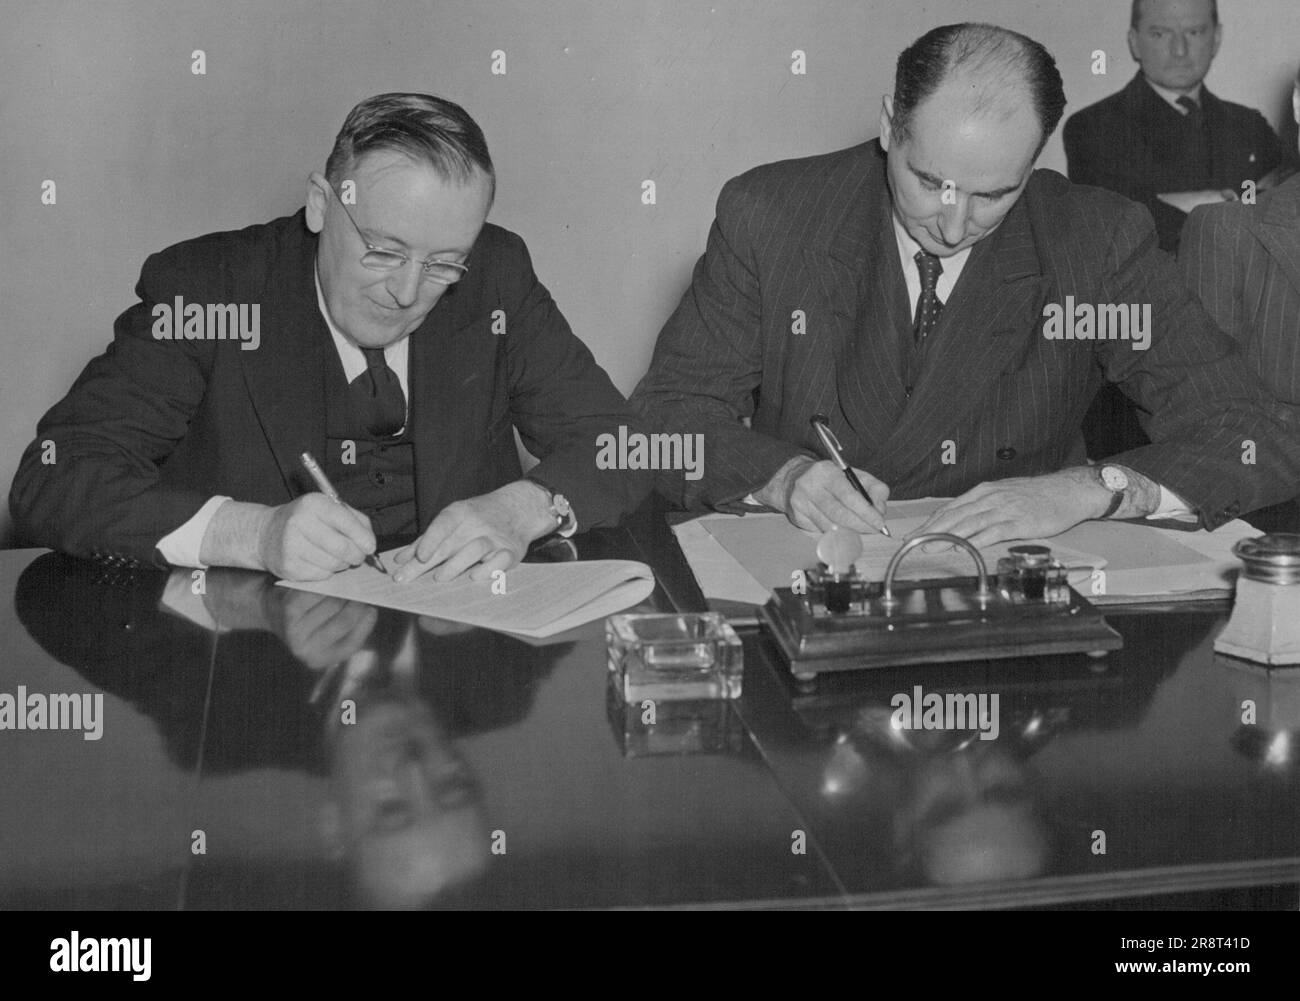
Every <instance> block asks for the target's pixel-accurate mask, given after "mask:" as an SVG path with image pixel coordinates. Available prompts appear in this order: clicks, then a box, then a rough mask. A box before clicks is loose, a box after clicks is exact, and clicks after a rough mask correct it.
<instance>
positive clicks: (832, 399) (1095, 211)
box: [632, 142, 1300, 527]
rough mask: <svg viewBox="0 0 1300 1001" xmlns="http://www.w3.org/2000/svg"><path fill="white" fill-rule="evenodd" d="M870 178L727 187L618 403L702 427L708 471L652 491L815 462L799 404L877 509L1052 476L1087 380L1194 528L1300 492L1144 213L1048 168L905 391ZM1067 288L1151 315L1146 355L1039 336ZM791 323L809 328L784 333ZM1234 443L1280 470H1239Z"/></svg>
mask: <svg viewBox="0 0 1300 1001" xmlns="http://www.w3.org/2000/svg"><path fill="white" fill-rule="evenodd" d="M884 168H885V160H884V155H883V153H882V151H881V149H880V146H879V144H878V143H877V142H871V143H867V144H864V145H861V146H855V147H853V148H851V149H847V150H842V151H840V152H836V153H831V154H827V155H824V156H816V157H811V158H808V159H802V160H790V161H785V162H782V163H775V164H769V165H767V166H763V167H758V168H756V169H754V170H751V171H750V172H749V173H746V174H743V175H741V176H740V177H738V178H735V179H733V180H731V181H730V182H728V183H727V185H726V186H725V187H724V188H723V190H722V194H721V195H720V196H719V199H718V212H717V219H716V221H715V222H714V225H713V228H712V230H711V231H710V234H709V243H708V250H707V251H706V253H705V254H704V256H703V257H702V258H701V259H700V261H699V263H698V264H697V265H696V267H695V274H694V279H693V281H692V283H691V286H690V288H689V289H688V290H687V292H686V294H685V296H684V297H683V298H682V301H681V304H680V305H679V306H678V307H677V310H676V312H675V313H674V314H673V316H672V318H671V319H670V320H669V321H668V323H667V325H666V326H665V327H664V329H663V331H662V332H661V333H660V335H659V342H658V344H657V345H656V347H655V353H654V359H653V361H652V362H651V366H650V370H649V372H648V373H647V374H646V376H645V378H644V379H642V381H641V384H640V385H639V386H638V387H637V390H636V392H635V393H634V394H633V397H632V399H633V403H634V404H635V405H637V406H638V407H640V408H642V409H643V411H644V412H645V413H647V415H649V416H650V417H651V419H653V420H656V421H658V422H659V423H660V424H661V425H663V426H665V427H666V428H668V429H670V430H672V431H678V432H685V433H690V432H695V433H702V434H704V436H705V438H704V441H705V461H704V476H703V477H702V478H701V479H700V480H698V481H690V480H682V479H681V478H680V477H674V478H667V477H665V478H664V479H663V480H662V482H661V489H662V490H664V491H666V492H669V493H670V496H671V497H673V498H674V499H675V500H676V501H677V502H678V503H680V504H684V505H686V506H690V507H695V506H711V507H714V508H719V509H722V510H739V509H740V508H741V505H740V502H741V500H742V499H743V498H744V497H745V496H746V494H748V493H750V492H751V491H753V490H756V489H758V488H759V487H761V486H762V485H763V484H764V483H766V482H767V481H768V480H769V479H770V478H771V476H772V474H773V473H775V472H776V471H777V469H779V468H780V467H781V465H783V464H784V463H785V462H786V461H788V460H789V459H791V458H792V457H794V456H796V455H799V454H811V455H818V454H819V449H818V446H817V443H816V440H815V438H814V437H813V435H812V432H811V431H810V429H809V426H808V418H809V416H810V415H812V414H813V413H814V412H816V411H822V412H824V413H826V414H827V415H828V416H829V417H830V421H831V425H832V427H833V428H834V429H835V431H836V433H837V435H838V436H839V438H840V440H841V442H842V443H843V445H844V447H845V450H846V457H847V458H848V459H849V461H850V462H852V463H854V464H856V465H857V466H859V467H860V468H863V469H866V470H868V471H870V472H871V473H872V474H873V475H875V476H877V477H879V478H880V479H881V480H883V481H884V482H885V483H887V484H889V485H890V487H891V489H892V491H893V496H894V497H898V498H908V497H921V496H925V495H927V494H929V495H937V496H952V495H956V494H959V493H961V492H963V491H965V490H968V489H970V488H971V487H974V486H976V485H977V484H979V483H980V482H982V481H986V480H993V479H1000V478H1002V477H1007V476H1028V475H1035V474H1041V473H1048V472H1052V471H1054V470H1057V469H1060V468H1062V467H1065V466H1069V465H1071V464H1078V463H1080V462H1081V461H1082V455H1083V450H1082V439H1081V436H1080V433H1079V423H1080V419H1081V418H1082V416H1083V412H1084V409H1085V408H1086V407H1087V405H1088V402H1089V401H1090V400H1091V399H1092V396H1093V394H1094V392H1095V391H1096V388H1097V385H1098V384H1099V383H1100V381H1101V379H1102V377H1103V374H1104V375H1105V376H1107V377H1109V378H1110V379H1112V380H1113V381H1116V382H1120V383H1122V384H1123V385H1124V387H1125V390H1126V391H1127V392H1129V393H1131V394H1132V395H1133V396H1134V397H1135V398H1136V399H1137V400H1138V402H1139V404H1140V405H1141V406H1142V407H1143V409H1144V410H1146V411H1149V412H1150V414H1151V416H1150V418H1149V420H1148V426H1147V430H1148V432H1149V433H1150V434H1151V436H1152V438H1153V439H1154V440H1155V442H1156V444H1154V445H1150V446H1147V447H1145V448H1141V449H1137V450H1135V451H1132V452H1128V453H1125V454H1124V455H1122V456H1121V457H1120V461H1122V462H1123V463H1124V464H1125V465H1127V466H1129V467H1131V468H1133V469H1135V470H1137V471H1138V472H1140V473H1143V474H1144V475H1146V476H1148V477H1150V478H1151V479H1152V480H1154V481H1155V482H1157V483H1161V484H1163V485H1165V486H1166V487H1168V488H1169V489H1171V490H1173V491H1174V492H1175V493H1177V494H1179V495H1181V496H1182V497H1184V498H1185V499H1186V500H1187V501H1188V502H1189V503H1190V504H1192V505H1193V506H1194V507H1195V508H1196V509H1197V510H1198V511H1199V512H1200V515H1201V518H1202V520H1203V521H1204V523H1205V524H1206V525H1207V526H1209V527H1214V526H1217V525H1219V524H1221V523H1222V522H1224V521H1225V520H1227V519H1229V518H1233V517H1236V516H1237V515H1238V514H1240V513H1241V512H1243V511H1247V510H1251V509H1253V508H1255V507H1258V506H1260V505H1262V504H1264V503H1269V502H1271V501H1272V500H1275V499H1280V498H1281V497H1282V496H1284V495H1286V494H1287V493H1288V491H1291V490H1293V489H1294V488H1295V485H1296V484H1297V483H1300V441H1297V438H1300V435H1298V434H1297V430H1298V428H1300V422H1298V420H1297V414H1296V412H1295V410H1294V409H1293V408H1288V407H1284V406H1282V405H1281V404H1279V403H1276V402H1274V401H1271V400H1270V399H1269V398H1268V397H1267V395H1266V394H1265V392H1264V390H1263V387H1262V386H1261V385H1260V383H1259V381H1258V380H1257V379H1256V378H1255V377H1254V376H1253V375H1252V374H1251V373H1250V372H1249V371H1248V369H1247V368H1246V366H1245V365H1244V364H1243V363H1242V360H1241V358H1240V357H1239V356H1238V355H1237V353H1236V351H1235V349H1234V345H1233V342H1232V340H1231V339H1230V338H1228V337H1227V336H1226V335H1224V334H1222V333H1221V332H1219V331H1218V330H1217V329H1215V327H1214V324H1213V322H1212V321H1211V320H1210V318H1209V317H1208V316H1206V314H1205V312H1204V310H1202V309H1201V307H1200V306H1199V305H1198V304H1197V303H1196V301H1195V299H1194V298H1193V297H1192V296H1191V295H1190V294H1189V293H1188V292H1187V290H1186V288H1185V287H1184V285H1183V282H1182V280H1181V277H1180V276H1179V274H1178V272H1177V269H1176V268H1175V265H1174V262H1173V261H1172V260H1171V259H1170V258H1169V257H1168V256H1167V255H1166V254H1164V253H1162V252H1161V251H1160V250H1159V249H1158V248H1157V247H1156V245H1155V232H1154V230H1153V228H1152V226H1151V219H1150V217H1149V216H1148V214H1147V213H1146V211H1145V210H1144V209H1142V208H1141V206H1138V205H1135V204H1133V203H1132V202H1129V201H1127V200H1125V199H1123V198H1121V197H1119V196H1118V195H1114V194H1111V193H1110V192H1105V191H1101V190H1099V189H1096V188H1084V187H1080V186H1077V185H1073V184H1071V183H1070V182H1068V181H1067V180H1066V179H1065V178H1064V177H1062V176H1060V175H1059V174H1057V173H1054V172H1052V171H1048V170H1039V171H1036V172H1035V173H1034V174H1033V176H1032V178H1031V179H1030V181H1029V184H1028V186H1027V188H1026V190H1025V191H1024V193H1023V194H1022V196H1021V197H1020V199H1019V201H1018V202H1017V203H1016V205H1015V206H1014V207H1013V208H1012V209H1011V211H1010V212H1009V213H1008V214H1007V216H1006V218H1005V219H1004V220H1003V222H1002V224H1001V225H1000V226H999V227H998V229H997V230H996V231H995V232H994V233H992V234H991V235H990V236H988V237H986V238H985V239H983V240H981V241H980V242H979V243H977V244H976V245H975V246H974V248H973V249H972V251H971V255H970V258H969V259H968V260H967V262H966V267H965V270H964V271H963V272H962V275H961V278H960V280H959V281H958V283H957V285H956V287H955V288H954V290H953V293H952V295H951V296H950V298H949V301H948V303H947V304H946V306H945V308H944V310H943V313H942V315H941V316H940V319H939V321H938V324H937V325H936V327H935V328H934V330H933V331H932V332H931V333H930V335H929V336H928V337H927V339H926V342H925V351H926V355H925V363H924V368H923V370H922V371H921V374H920V377H919V379H918V380H917V381H916V383H915V385H914V387H913V388H912V392H911V394H910V395H909V394H908V392H907V386H906V384H905V382H904V374H903V373H904V357H905V350H906V345H907V344H908V343H910V338H911V317H910V315H909V303H908V299H907V291H906V287H905V285H904V278H903V273H902V269H901V267H900V266H899V255H898V248H897V242H896V240H895V237H894V231H893V227H892V225H891V222H890V218H891V211H892V209H891V201H890V196H889V190H888V184H887V182H886V178H885V170H884ZM1067 295H1072V296H1074V297H1075V300H1076V302H1078V303H1091V304H1098V303H1137V304H1146V303H1149V304H1150V305H1151V307H1152V317H1153V327H1154V330H1153V332H1152V338H1151V346H1150V349H1149V350H1148V351H1135V350H1133V349H1132V347H1131V344H1130V343H1129V342H1127V341H1104V342H1102V341H1077V340H1072V341H1064V340H1047V339H1046V338H1045V337H1044V336H1043V330H1042V328H1043V322H1044V321H1043V311H1044V306H1045V304H1048V303H1057V304H1064V302H1065V297H1066V296H1067ZM796 311H799V312H801V314H802V315H803V317H804V318H805V323H806V331H807V332H806V333H804V334H797V333H793V332H792V319H791V317H792V314H794V313H795V312H796ZM745 420H748V421H749V422H750V423H751V424H752V426H751V427H747V426H746V425H745V423H743V421H745ZM1245 438H1252V439H1254V440H1255V441H1256V442H1259V443H1261V444H1260V445H1259V447H1260V448H1261V449H1263V448H1267V449H1268V451H1269V454H1270V455H1272V456H1275V457H1276V460H1277V461H1276V463H1272V462H1270V463H1268V464H1267V468H1265V466H1266V464H1265V463H1260V464H1258V465H1256V466H1243V465H1242V463H1241V454H1242V453H1241V442H1242V440H1243V439H1245ZM945 442H951V443H952V445H953V447H954V449H953V450H955V456H951V457H953V458H955V461H954V462H952V463H951V464H948V463H945V461H944V459H945V458H946V457H949V455H951V452H952V451H953V450H949V449H945V447H944V443H945ZM1264 442H1267V445H1264V444H1263V443H1264ZM946 453H947V454H946Z"/></svg>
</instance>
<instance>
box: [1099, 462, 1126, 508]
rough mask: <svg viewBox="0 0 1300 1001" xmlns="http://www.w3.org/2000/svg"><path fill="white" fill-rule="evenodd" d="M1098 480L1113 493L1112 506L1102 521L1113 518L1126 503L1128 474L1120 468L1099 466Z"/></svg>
mask: <svg viewBox="0 0 1300 1001" xmlns="http://www.w3.org/2000/svg"><path fill="white" fill-rule="evenodd" d="M1094 468H1096V470H1097V478H1098V479H1099V480H1100V481H1101V485H1102V486H1103V487H1105V488H1106V489H1107V490H1109V491H1110V493H1111V498H1110V506H1109V507H1108V508H1106V513H1105V514H1103V515H1102V516H1101V517H1102V520H1105V519H1106V518H1110V517H1112V516H1113V515H1114V514H1115V512H1116V511H1118V510H1119V509H1120V505H1121V504H1123V503H1124V492H1125V491H1126V490H1128V474H1127V473H1125V472H1124V470H1122V469H1120V467H1119V466H1097V467H1094Z"/></svg>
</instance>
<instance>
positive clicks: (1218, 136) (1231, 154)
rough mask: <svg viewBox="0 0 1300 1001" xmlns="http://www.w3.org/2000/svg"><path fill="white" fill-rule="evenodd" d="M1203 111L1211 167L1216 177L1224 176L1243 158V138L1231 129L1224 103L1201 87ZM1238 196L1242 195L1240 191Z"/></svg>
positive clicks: (1207, 89)
mask: <svg viewBox="0 0 1300 1001" xmlns="http://www.w3.org/2000/svg"><path fill="white" fill-rule="evenodd" d="M1201 109H1202V111H1203V112H1204V114H1205V120H1206V122H1208V123H1209V130H1210V166H1211V167H1213V168H1214V169H1213V175H1214V177H1219V176H1222V175H1224V171H1225V170H1226V168H1227V167H1228V166H1230V165H1231V164H1233V163H1234V162H1238V159H1239V158H1240V157H1241V146H1242V145H1243V142H1242V137H1241V136H1239V135H1236V134H1234V133H1233V130H1232V129H1231V128H1230V127H1229V126H1230V120H1229V118H1228V109H1227V108H1226V107H1225V106H1224V103H1223V102H1222V101H1220V100H1219V99H1218V98H1217V97H1215V96H1214V95H1213V94H1211V93H1210V89H1209V88H1208V87H1206V86H1204V85H1202V86H1201ZM1237 194H1241V192H1240V191H1238V192H1237Z"/></svg>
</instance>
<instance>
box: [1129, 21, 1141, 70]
mask: <svg viewBox="0 0 1300 1001" xmlns="http://www.w3.org/2000/svg"><path fill="white" fill-rule="evenodd" d="M1128 54H1129V55H1130V56H1132V57H1133V61H1134V62H1135V63H1137V64H1138V65H1139V66H1141V65H1142V59H1141V57H1139V56H1138V32H1137V28H1129V30H1128Z"/></svg>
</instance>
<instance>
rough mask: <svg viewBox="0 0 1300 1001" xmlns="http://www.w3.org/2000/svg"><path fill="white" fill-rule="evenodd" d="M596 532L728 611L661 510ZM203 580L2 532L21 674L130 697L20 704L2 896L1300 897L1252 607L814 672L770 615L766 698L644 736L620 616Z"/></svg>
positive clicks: (222, 575)
mask: <svg viewBox="0 0 1300 1001" xmlns="http://www.w3.org/2000/svg"><path fill="white" fill-rule="evenodd" d="M576 542H577V549H578V552H579V553H580V555H581V556H582V557H583V558H602V557H612V556H620V557H626V558H633V559H642V560H645V561H646V562H649V563H650V564H651V565H652V566H653V567H654V568H655V570H656V574H657V576H658V579H659V582H660V586H659V587H658V588H657V590H656V591H655V593H654V594H653V595H652V596H651V598H650V599H649V600H648V601H647V603H646V605H645V608H646V610H670V609H673V608H687V609H689V608H701V607H703V598H702V596H701V595H700V594H699V591H698V589H697V588H696V587H695V585H694V582H693V580H692V579H691V577H690V574H689V571H688V570H687V569H686V568H685V564H684V562H683V560H682V557H681V554H680V552H679V551H678V550H677V548H676V545H675V542H674V541H673V539H672V536H671V533H670V532H669V531H668V529H667V527H666V526H665V524H664V522H663V519H662V516H661V515H660V514H658V513H657V512H652V511H646V512H642V513H641V514H640V515H639V516H638V517H637V518H635V519H633V521H632V522H631V523H630V524H629V526H627V527H625V528H621V529H616V530H604V531H597V532H591V533H587V534H586V535H584V536H581V537H579V539H578V540H576ZM552 555H554V554H552ZM561 555H563V554H561ZM196 589H197V588H196V586H195V582H194V581H193V579H192V578H191V575H190V573H189V572H188V571H176V572H174V573H172V574H170V575H168V574H167V573H165V572H159V571H152V570H143V571H141V570H131V569H128V568H123V567H114V566H109V565H106V564H95V563H87V562H83V561H77V560H71V559H68V558H66V557H62V556H59V555H56V554H51V553H44V552H40V551H34V550H14V551H8V552H0V590H2V592H3V595H4V596H5V601H4V605H3V612H0V616H3V634H2V635H3V636H4V649H3V653H0V694H4V693H8V694H10V695H15V694H16V693H17V691H18V688H19V686H23V688H24V689H25V691H26V692H28V693H44V694H45V695H47V696H48V695H53V694H60V693H62V694H85V695H91V696H93V695H94V694H102V695H103V699H102V718H101V719H100V721H99V722H100V725H101V727H102V732H101V734H100V736H99V739H96V740H87V739H85V736H84V734H83V732H81V731H76V730H73V731H69V730H64V731H48V730H47V731H39V730H25V731H11V730H3V731H0V751H2V753H0V761H3V768H0V909H11V908H115V909H116V908H163V909H175V908H180V909H211V908H259V909H261V908H266V909H270V908H287V907H295V908H354V907H368V906H380V907H405V906H435V907H438V906H442V907H469V908H479V907H488V908H494V907H527V908H533V907H645V906H657V907H662V906H685V907H699V906H709V907H739V906H749V907H754V906H758V907H828V908H841V907H882V908H894V907H923V908H930V907H1059V906H1099V905H1103V904H1105V903H1107V902H1110V903H1112V904H1113V903H1115V902H1119V903H1120V904H1121V905H1123V906H1150V905H1152V904H1153V903H1155V904H1158V903H1162V902H1163V903H1168V904H1170V905H1178V904H1182V905H1188V904H1190V905H1191V906H1216V907H1217V906H1223V907H1231V906H1237V907H1247V906H1249V907H1261V906H1290V907H1292V908H1294V906H1295V904H1296V900H1297V894H1296V886H1297V884H1298V883H1300V764H1298V763H1297V749H1296V738H1297V734H1298V732H1300V671H1297V672H1290V673H1288V672H1284V671H1276V672H1272V673H1269V672H1264V671H1261V670H1257V669H1254V668H1251V667H1249V666H1247V665H1245V664H1243V663H1241V662H1236V661H1228V660H1225V659H1223V658H1217V657H1216V656H1215V655H1214V653H1213V649H1212V642H1213V639H1214V636H1215V635H1216V634H1217V632H1218V631H1219V629H1220V628H1221V627H1222V625H1223V623H1224V621H1226V614H1227V610H1226V608H1225V607H1222V606H1213V605H1211V606H1198V607H1197V608H1195V609H1192V610H1183V611H1165V612H1140V613H1122V614H1114V615H1111V616H1109V618H1110V621H1111V623H1112V625H1114V626H1115V627H1116V628H1117V629H1118V630H1119V631H1120V632H1121V633H1122V634H1123V636H1124V640H1125V648H1124V649H1123V650H1122V651H1119V652H1116V653H1113V654H1111V655H1110V656H1109V657H1107V658H1106V659H1105V660H1104V661H1100V662H1097V661H1092V660H1090V659H1089V658H1087V657H1084V656H1081V655H1080V656H1074V657H1054V658H1036V659H1030V660H1023V661H999V662H986V663H972V664H959V665H936V666H933V667H922V668H910V669H907V670H905V671H872V672H862V673H856V674H844V675H838V676H831V677H828V678H826V679H822V680H819V681H817V682H815V683H812V684H799V683H796V682H795V681H794V680H793V679H792V678H791V677H790V676H789V675H788V673H787V672H786V671H785V669H784V667H783V665H782V664H781V663H780V660H779V657H778V656H777V654H776V653H775V651H774V648H773V647H772V645H771V644H770V643H769V642H768V640H767V639H766V637H764V636H763V635H762V634H760V633H759V632H758V631H757V630H752V629H751V630H746V631H745V633H744V638H745V680H744V694H743V696H742V697H741V698H740V699H739V700H736V701H735V702H733V703H725V702H724V703H698V704H692V705H686V706H679V707H674V709H673V711H671V712H668V713H664V714H662V715H661V717H660V719H659V721H658V724H657V726H656V727H654V728H647V727H645V726H644V725H642V724H641V722H640V716H639V714H638V713H637V712H634V711H632V710H631V709H625V708H624V707H623V706H622V705H621V704H619V702H618V701H617V700H616V699H611V698H610V696H609V690H608V684H607V676H608V671H607V666H606V656H605V646H604V637H603V631H602V627H601V625H600V624H599V623H596V624H593V625H592V626H591V627H588V628H585V629H583V630H580V631H578V633H577V634H576V635H574V636H571V637H569V638H567V640H566V641H565V642H563V643H559V644H553V645H545V646H544V645H533V644H528V643H523V642H521V641H517V640H514V639H511V638H507V637H504V636H500V635H498V634H493V633H490V632H486V631H483V630H470V629H460V628H454V627H449V626H448V625H447V624H446V623H441V622H435V621H432V620H427V619H417V618H416V617H414V616H407V615H404V614H401V613H396V612H389V611H377V610H374V609H369V608H367V607H366V606H362V605H357V604H355V603H345V602H339V601H335V600H333V599H320V598H317V597H316V596H312V595H306V594H304V593H300V592H292V591H288V590H286V589H284V588H276V587H274V586H272V582H271V580H270V579H269V578H268V577H266V576H265V575H259V574H252V573H245V572H239V571H210V572H209V573H208V574H207V575H206V577H205V578H204V580H203V587H202V590H203V591H204V593H203V594H201V595H199V594H195V593H194V592H195V590H196ZM918 685H919V686H921V687H922V688H923V689H924V691H926V692H965V693H977V692H983V693H986V694H993V693H996V694H997V695H998V696H999V701H1000V711H999V720H1000V725H999V733H998V736H997V738H996V739H993V740H980V739H978V738H977V737H975V736H974V735H973V734H972V733H969V732H968V733H960V732H951V731H947V732H945V731H912V732H905V733H902V732H900V731H898V730H895V729H893V728H891V727H890V726H889V725H888V719H889V715H890V712H891V709H890V703H891V699H892V698H893V696H894V695H895V694H897V693H901V692H907V693H910V692H912V691H913V690H914V688H915V687H916V686H918ZM1245 703H1249V704H1251V705H1253V706H1254V707H1255V718H1254V722H1243V704H1245ZM349 713H350V714H351V716H350V718H348V714H349Z"/></svg>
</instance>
